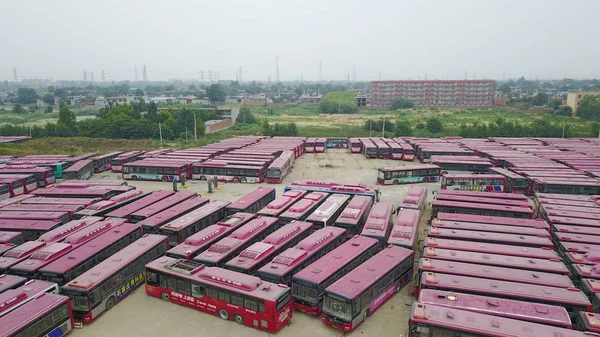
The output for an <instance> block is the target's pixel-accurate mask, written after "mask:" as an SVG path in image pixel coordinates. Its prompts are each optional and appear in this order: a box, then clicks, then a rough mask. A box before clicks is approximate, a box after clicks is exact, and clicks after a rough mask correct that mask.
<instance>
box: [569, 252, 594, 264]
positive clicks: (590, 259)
mask: <svg viewBox="0 0 600 337" xmlns="http://www.w3.org/2000/svg"><path fill="white" fill-rule="evenodd" d="M564 257H565V260H566V262H565V263H566V264H567V265H575V264H585V265H590V266H595V265H597V264H599V263H600V252H599V251H597V250H596V251H594V250H592V251H589V252H582V253H577V252H572V251H570V252H566V253H564Z"/></svg>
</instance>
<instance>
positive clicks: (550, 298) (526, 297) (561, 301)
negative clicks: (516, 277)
mask: <svg viewBox="0 0 600 337" xmlns="http://www.w3.org/2000/svg"><path fill="white" fill-rule="evenodd" d="M420 288H421V289H436V290H445V291H458V292H464V293H467V294H474V295H482V296H493V297H500V298H507V299H513V300H518V301H532V302H537V303H542V304H549V305H556V306H560V307H563V308H565V309H567V312H568V313H569V315H570V317H571V319H574V318H575V316H576V315H577V313H578V312H579V311H591V310H592V303H590V300H589V299H588V298H587V296H585V294H584V293H583V292H582V291H581V290H579V289H577V288H574V287H573V288H556V287H548V286H539V285H533V284H525V283H517V282H508V281H498V280H493V281H491V280H487V279H481V278H475V277H467V276H459V275H447V274H438V273H431V272H424V273H423V275H422V276H421V282H420Z"/></svg>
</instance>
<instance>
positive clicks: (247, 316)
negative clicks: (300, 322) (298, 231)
mask: <svg viewBox="0 0 600 337" xmlns="http://www.w3.org/2000/svg"><path fill="white" fill-rule="evenodd" d="M146 275H147V278H148V279H147V282H146V293H147V294H149V295H152V296H155V297H159V298H162V299H163V300H166V301H171V302H174V303H177V304H181V305H185V306H188V307H191V308H194V309H197V310H200V311H204V312H208V313H211V314H213V315H219V317H221V318H222V319H224V320H230V319H231V320H234V321H235V322H237V323H239V324H243V325H246V326H249V327H253V328H256V329H261V330H266V331H269V332H277V331H279V330H280V329H281V328H283V327H284V326H285V325H286V324H287V322H288V321H289V320H290V318H291V317H292V305H291V298H290V289H289V288H288V287H286V286H284V285H280V284H279V285H278V284H272V283H269V282H266V281H262V280H261V279H259V278H258V277H256V276H250V275H245V274H242V273H238V272H234V271H231V270H226V269H222V268H217V267H206V266H204V265H202V264H200V263H197V262H194V261H188V260H176V259H173V258H170V257H163V258H160V259H157V260H155V261H152V262H151V263H149V264H147V265H146ZM197 299H201V300H197Z"/></svg>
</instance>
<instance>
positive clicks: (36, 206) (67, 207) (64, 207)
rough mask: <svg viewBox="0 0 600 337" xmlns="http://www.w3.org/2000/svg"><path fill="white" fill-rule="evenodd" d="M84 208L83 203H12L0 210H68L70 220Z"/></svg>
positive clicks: (34, 211) (37, 211) (35, 211)
mask: <svg viewBox="0 0 600 337" xmlns="http://www.w3.org/2000/svg"><path fill="white" fill-rule="evenodd" d="M82 209H83V205H52V204H12V205H8V206H4V207H2V208H0V212H32V213H39V212H55V213H56V212H61V213H62V212H66V213H67V214H68V220H67V221H69V220H73V217H74V216H75V213H76V212H78V211H80V210H82ZM63 222H66V221H63Z"/></svg>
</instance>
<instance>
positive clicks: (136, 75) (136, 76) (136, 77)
mask: <svg viewBox="0 0 600 337" xmlns="http://www.w3.org/2000/svg"><path fill="white" fill-rule="evenodd" d="M135 81H136V82H137V81H138V73H137V66H135Z"/></svg>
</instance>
